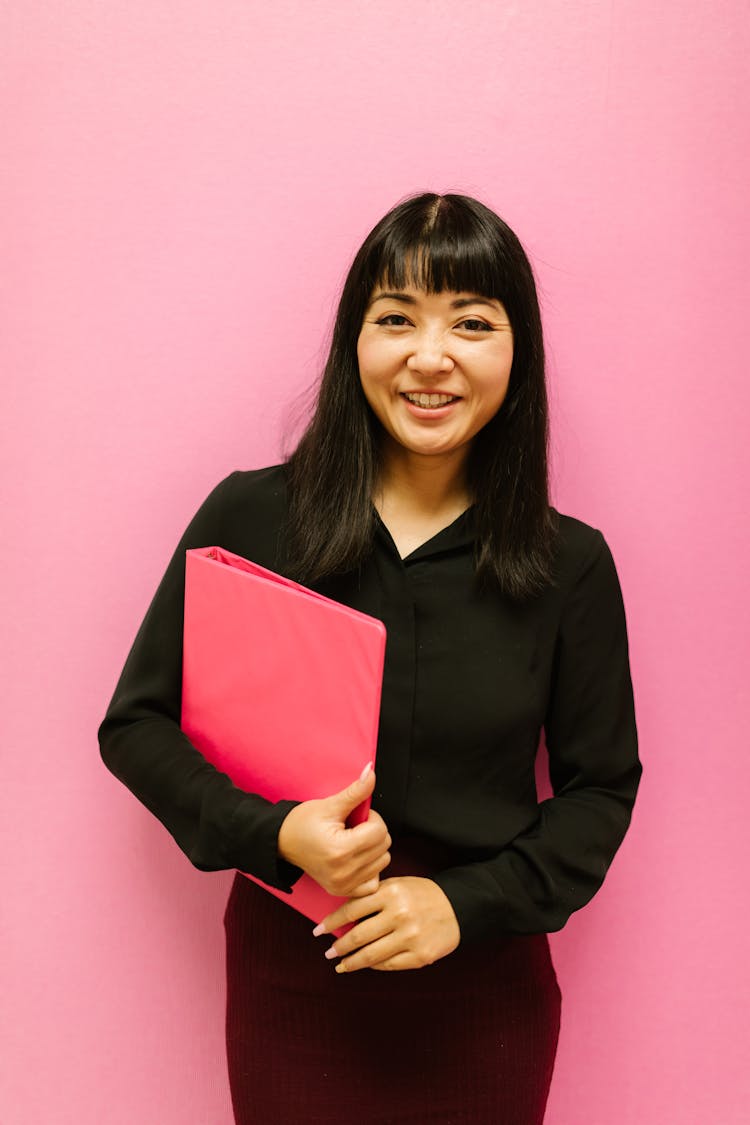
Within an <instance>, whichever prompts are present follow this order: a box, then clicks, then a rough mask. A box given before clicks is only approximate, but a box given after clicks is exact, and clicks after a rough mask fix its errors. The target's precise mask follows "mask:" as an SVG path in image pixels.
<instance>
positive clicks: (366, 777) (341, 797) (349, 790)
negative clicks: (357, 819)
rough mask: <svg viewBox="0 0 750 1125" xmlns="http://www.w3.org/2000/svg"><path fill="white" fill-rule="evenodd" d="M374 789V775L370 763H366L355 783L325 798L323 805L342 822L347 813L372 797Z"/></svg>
mask: <svg viewBox="0 0 750 1125" xmlns="http://www.w3.org/2000/svg"><path fill="white" fill-rule="evenodd" d="M374 789H375V773H374V771H373V768H372V762H368V763H367V765H366V766H365V768H364V769H363V771H362V773H361V774H360V776H359V777H358V778H357V780H356V781H353V782H352V783H351V785H347V787H346V789H342V790H341V792H340V793H334V794H333V796H332V797H327V798H326V799H325V801H324V804H326V805H328V806H329V811H330V812H331V813H333V815H334V816H336V817H337V818H339V819H340V820H341V821H342V822H343V821H345V820H346V818H347V817H348V816H349V813H351V812H353V811H354V809H356V807H357V805H361V804H362V802H363V801H366V800H367V798H368V797H371V796H372V793H373V790H374Z"/></svg>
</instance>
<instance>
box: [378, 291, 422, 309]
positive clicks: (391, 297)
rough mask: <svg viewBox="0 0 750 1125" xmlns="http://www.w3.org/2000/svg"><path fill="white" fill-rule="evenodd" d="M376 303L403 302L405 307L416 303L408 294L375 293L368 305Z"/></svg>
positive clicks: (414, 298)
mask: <svg viewBox="0 0 750 1125" xmlns="http://www.w3.org/2000/svg"><path fill="white" fill-rule="evenodd" d="M376 301H403V302H404V304H405V305H416V303H417V299H416V297H410V296H409V294H408V293H376V294H375V296H374V297H373V298H372V300H371V301H370V305H374V304H375V302H376ZM368 308H369V305H368Z"/></svg>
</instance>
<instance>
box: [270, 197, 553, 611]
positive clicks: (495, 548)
mask: <svg viewBox="0 0 750 1125" xmlns="http://www.w3.org/2000/svg"><path fill="white" fill-rule="evenodd" d="M408 284H412V285H414V286H415V287H417V288H420V289H424V290H426V291H427V292H428V293H440V292H444V291H452V292H468V293H475V294H478V295H481V296H484V297H490V298H495V299H497V300H498V301H501V302H502V304H503V306H504V308H505V310H506V312H507V314H508V318H509V320H510V323H511V326H512V329H513V363H512V367H511V372H510V380H509V385H508V391H507V394H506V397H505V400H504V401H503V404H502V406H501V407H500V409H499V410H498V412H497V414H495V416H494V417H493V418H492V419H491V420H490V421H489V422H488V423H487V424H486V425H485V426H484V427H483V428H482V429H481V430H480V431H479V433H478V434H477V435H476V437H475V438H474V440H473V442H472V445H471V449H470V453H469V460H468V484H469V489H470V491H471V494H472V498H473V501H474V511H473V514H474V520H475V528H476V572H477V577H478V579H479V580H480V583H481V584H482V585H487V584H490V585H494V586H495V587H499V588H500V590H501V591H502V592H503V593H504V594H506V595H507V596H508V597H510V598H512V599H514V600H524V599H526V598H528V597H530V596H533V595H535V594H537V593H539V592H540V591H541V590H542V589H544V587H545V586H547V585H549V584H550V583H551V581H552V560H553V551H554V541H555V535H556V530H557V520H556V513H555V512H554V510H553V509H551V507H550V504H549V486H548V469H547V444H548V412H547V393H546V386H545V376H544V345H543V339H542V324H541V317H540V313H539V302H538V300H537V294H536V286H535V284H534V276H533V273H532V270H531V265H530V264H529V260H528V258H527V257H526V254H525V252H524V250H523V247H522V246H521V243H520V242H519V240H518V238H517V237H516V235H515V234H514V233H513V231H512V230H511V229H510V227H509V226H508V225H507V224H506V223H504V222H503V220H502V219H501V218H499V216H497V215H496V214H495V213H494V212H493V211H491V210H490V209H489V208H488V207H485V206H484V204H482V203H480V202H478V200H476V199H472V198H470V197H469V196H465V195H435V194H432V193H425V194H423V195H417V196H413V197H410V198H408V199H406V200H404V201H403V202H402V203H399V204H398V205H397V206H396V207H394V208H393V209H392V210H391V211H389V212H388V214H387V215H385V216H384V217H383V218H382V219H381V220H380V222H379V223H378V224H377V225H376V226H375V227H374V228H373V230H372V231H371V232H370V234H369V235H368V236H367V238H366V239H365V241H364V243H363V244H362V246H361V248H360V249H359V251H358V253H357V255H356V257H355V258H354V261H353V263H352V266H351V269H350V270H349V273H348V275H347V278H346V281H345V283H344V288H343V291H342V294H341V300H340V302H339V307H338V312H337V314H336V319H335V322H334V327H333V336H332V340H331V348H330V352H329V355H328V360H327V362H326V365H325V369H324V372H323V377H322V380H321V383H320V388H319V391H318V396H317V404H316V407H315V410H314V414H313V416H312V419H311V421H310V423H309V425H308V427H307V429H306V431H305V433H304V435H303V437H302V439H301V441H300V442H299V444H298V446H297V448H296V450H295V451H294V453H293V454H292V455H291V457H290V458H289V461H288V474H289V476H288V479H289V488H290V545H291V557H292V562H293V566H294V572H295V575H296V576H297V577H298V578H299V580H300V581H302V582H307V583H314V582H316V581H318V580H320V579H322V578H324V577H326V576H328V575H334V574H341V573H346V572H348V571H350V570H353V569H356V568H357V567H358V566H359V565H360V564H361V563H362V561H363V560H364V558H365V557H366V556H367V554H368V553H369V551H370V550H371V548H372V539H373V535H374V529H375V514H374V508H373V492H374V489H375V487H376V485H377V481H378V473H379V467H380V434H381V432H382V431H381V427H380V423H379V422H378V420H377V419H376V417H375V415H374V414H373V412H372V410H371V408H370V406H369V404H368V403H367V401H366V399H365V396H364V392H363V391H362V387H361V384H360V380H359V368H358V364H357V341H358V337H359V333H360V329H361V327H362V322H363V319H364V315H365V310H366V308H367V305H368V302H369V300H370V297H371V295H372V292H373V290H374V289H375V287H376V286H377V285H383V286H385V287H387V288H389V289H390V288H393V289H402V288H404V287H406V286H407V285H408Z"/></svg>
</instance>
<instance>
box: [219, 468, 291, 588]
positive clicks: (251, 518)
mask: <svg viewBox="0 0 750 1125" xmlns="http://www.w3.org/2000/svg"><path fill="white" fill-rule="evenodd" d="M212 497H213V500H214V503H215V504H216V506H217V509H218V512H217V515H218V519H219V527H220V536H221V539H222V542H221V544H220V545H221V546H222V547H224V548H225V549H226V550H228V551H233V552H234V553H235V554H238V555H243V556H245V557H247V558H253V559H254V560H255V561H256V562H260V563H261V564H262V565H265V566H272V567H273V566H275V565H276V566H277V565H279V561H280V560H279V558H278V551H279V548H280V546H281V540H282V538H283V528H284V525H285V522H286V517H287V488H286V466H285V465H269V466H267V467H265V468H262V469H236V470H235V471H234V472H233V473H230V474H229V476H227V477H225V478H224V479H223V480H222V481H220V482H219V484H218V485H217V486H216V488H215V489H214V490H213V493H212Z"/></svg>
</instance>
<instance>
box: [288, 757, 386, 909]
mask: <svg viewBox="0 0 750 1125" xmlns="http://www.w3.org/2000/svg"><path fill="white" fill-rule="evenodd" d="M374 788H375V774H374V773H373V771H372V768H371V767H368V769H367V771H365V772H364V773H363V774H362V776H361V777H360V778H358V779H357V780H356V781H354V782H352V784H351V785H348V786H347V787H346V789H343V790H342V791H341V792H340V793H335V794H334V795H333V796H332V797H325V798H323V799H322V800H316V801H303V802H302V804H300V805H296V806H295V808H293V809H292V810H291V812H289V813H288V814H287V816H285V817H284V820H283V821H282V824H281V829H280V831H279V839H278V849H279V855H281V856H282V857H283V858H284V859H286V860H288V861H289V862H290V863H293V864H294V865H295V867H301V868H302V870H303V871H305V872H306V873H307V874H308V875H310V876H311V877H312V878H313V879H314V880H315V881H316V883H320V885H321V887H323V889H324V890H326V891H328V893H329V894H332V895H344V896H349V895H363V894H365V895H366V894H371V893H372V892H373V891H375V890H377V887H378V883H379V876H380V872H381V871H382V870H383V869H384V868H386V867H387V866H388V864H389V863H390V862H391V857H390V855H389V852H388V849H389V848H390V846H391V837H390V836H389V834H388V829H387V828H386V826H385V823H384V821H383V818H382V817H381V816H380V815H379V814H378V813H376V812H375V811H374V810H373V809H370V814H369V816H368V818H367V820H366V821H364V822H363V823H362V824H357V825H356V826H355V827H354V828H347V827H346V818H347V817H348V816H349V814H350V813H351V812H353V811H354V809H356V807H357V805H360V804H361V803H362V802H363V801H364V800H365V799H366V798H367V797H369V796H371V795H372V792H373V789H374Z"/></svg>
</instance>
